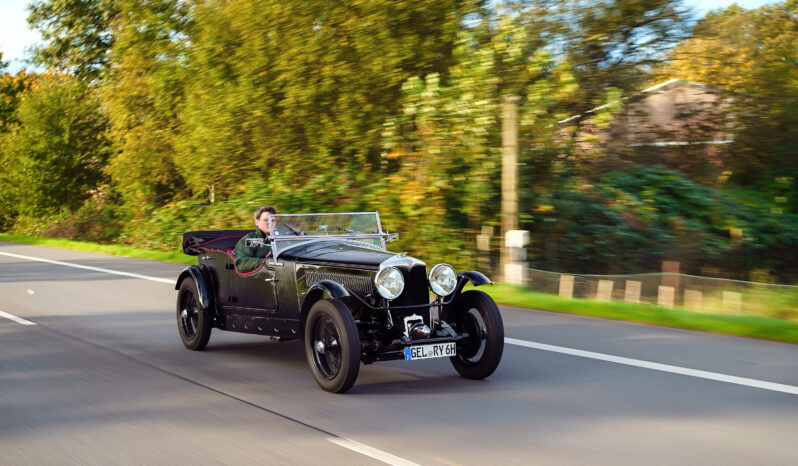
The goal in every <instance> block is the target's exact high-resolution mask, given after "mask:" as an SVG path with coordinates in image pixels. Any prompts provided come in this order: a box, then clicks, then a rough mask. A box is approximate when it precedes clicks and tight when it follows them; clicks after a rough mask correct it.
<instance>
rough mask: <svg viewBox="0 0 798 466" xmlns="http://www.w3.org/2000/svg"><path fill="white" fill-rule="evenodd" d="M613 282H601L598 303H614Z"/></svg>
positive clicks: (597, 297) (597, 291)
mask: <svg viewBox="0 0 798 466" xmlns="http://www.w3.org/2000/svg"><path fill="white" fill-rule="evenodd" d="M614 284H615V282H613V281H612V280H599V282H598V289H597V290H596V301H612V286H613V285H614Z"/></svg>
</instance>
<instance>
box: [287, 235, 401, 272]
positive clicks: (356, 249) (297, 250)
mask: <svg viewBox="0 0 798 466" xmlns="http://www.w3.org/2000/svg"><path fill="white" fill-rule="evenodd" d="M394 256H396V253H393V252H387V251H378V250H375V249H373V248H369V247H368V246H366V245H363V246H360V245H358V244H357V242H356V241H340V240H330V241H313V242H309V243H303V244H300V245H297V246H293V247H291V248H288V249H286V250H284V251H282V252H280V255H279V259H278V260H279V261H283V260H294V261H297V262H313V263H325V264H330V265H333V264H336V265H355V266H361V267H368V268H375V269H376V268H378V267H379V266H380V264H381V263H382V262H383V261H385V260H387V259H390V258H391V257H394Z"/></svg>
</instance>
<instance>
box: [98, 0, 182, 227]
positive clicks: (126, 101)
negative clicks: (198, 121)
mask: <svg viewBox="0 0 798 466" xmlns="http://www.w3.org/2000/svg"><path fill="white" fill-rule="evenodd" d="M116 6H117V8H118V10H119V13H120V14H119V15H118V16H117V18H116V20H115V21H114V23H113V24H114V27H115V31H116V34H115V40H114V44H113V47H112V48H111V50H110V54H109V58H110V60H112V62H113V63H114V66H113V67H112V69H110V70H109V72H108V76H107V79H106V80H104V81H103V83H102V86H101V87H100V93H101V96H102V99H103V103H104V106H105V109H106V112H107V114H108V118H109V120H110V125H111V133H110V134H111V140H112V143H113V146H114V149H115V153H114V154H113V156H112V157H111V159H110V163H109V164H108V165H107V166H106V172H107V174H108V175H109V176H110V178H111V180H112V182H113V186H114V189H116V190H117V191H118V192H119V193H120V194H121V195H122V197H123V199H124V203H125V205H126V206H127V207H129V214H130V215H132V216H133V217H135V218H137V219H139V218H145V217H147V216H148V215H149V213H150V211H151V209H153V208H155V207H158V206H161V205H163V204H165V203H167V202H169V201H171V200H172V199H173V198H174V197H175V196H177V195H178V194H180V193H181V190H182V188H183V186H184V185H185V183H184V181H183V177H182V176H181V174H180V172H179V171H178V170H177V167H176V166H175V162H174V159H175V144H176V142H175V140H176V139H177V134H178V131H179V127H180V126H179V123H180V114H179V110H180V108H181V103H182V93H183V87H184V84H185V77H186V75H185V74H184V69H183V66H184V65H183V63H182V57H183V55H184V54H185V52H186V38H185V31H186V30H187V28H188V24H187V23H188V20H187V19H186V17H187V12H186V11H185V9H184V6H183V4H182V3H181V2H178V1H176V0H153V1H147V2H138V1H136V2H134V1H123V2H117V4H116Z"/></svg>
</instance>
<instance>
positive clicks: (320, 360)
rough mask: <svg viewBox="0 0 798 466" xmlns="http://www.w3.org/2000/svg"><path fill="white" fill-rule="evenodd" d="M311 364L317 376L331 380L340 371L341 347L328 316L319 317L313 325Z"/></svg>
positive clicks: (335, 330)
mask: <svg viewBox="0 0 798 466" xmlns="http://www.w3.org/2000/svg"><path fill="white" fill-rule="evenodd" d="M312 336H313V349H314V351H313V364H314V366H316V370H317V371H318V373H319V375H320V376H321V377H322V378H325V379H333V378H335V376H337V375H338V372H339V371H340V370H341V346H340V345H339V342H338V340H339V335H338V329H336V328H335V322H333V320H332V319H331V318H330V317H329V316H328V315H324V314H323V315H321V316H319V318H318V319H316V322H314V324H313V333H312Z"/></svg>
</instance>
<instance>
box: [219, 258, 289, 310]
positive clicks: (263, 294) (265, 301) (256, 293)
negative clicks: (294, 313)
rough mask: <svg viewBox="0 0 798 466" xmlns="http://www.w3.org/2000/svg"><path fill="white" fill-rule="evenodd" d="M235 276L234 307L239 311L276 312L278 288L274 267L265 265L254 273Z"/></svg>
mask: <svg viewBox="0 0 798 466" xmlns="http://www.w3.org/2000/svg"><path fill="white" fill-rule="evenodd" d="M231 272H232V274H233V280H232V282H233V286H232V288H233V290H232V295H233V299H232V302H231V303H230V304H231V305H232V307H234V308H236V309H237V310H239V311H244V310H245V311H250V312H251V311H276V310H277V286H276V284H275V276H274V267H273V266H269V265H268V264H264V265H263V267H261V268H260V269H258V270H257V271H255V272H254V273H250V274H246V275H241V274H238V273H237V272H236V271H234V270H233V271H231Z"/></svg>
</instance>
